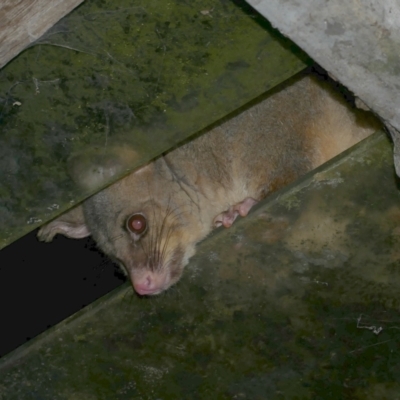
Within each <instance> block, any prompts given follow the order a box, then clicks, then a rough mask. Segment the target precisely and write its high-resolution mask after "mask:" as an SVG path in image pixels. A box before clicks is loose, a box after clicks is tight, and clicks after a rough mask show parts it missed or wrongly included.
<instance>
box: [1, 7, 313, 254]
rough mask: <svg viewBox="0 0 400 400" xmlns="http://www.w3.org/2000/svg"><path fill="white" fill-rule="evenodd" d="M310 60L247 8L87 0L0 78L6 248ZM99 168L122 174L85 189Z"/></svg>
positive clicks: (2, 229) (2, 240)
mask: <svg viewBox="0 0 400 400" xmlns="http://www.w3.org/2000/svg"><path fill="white" fill-rule="evenodd" d="M299 57H300V58H299ZM304 60H305V58H304V55H303V54H302V53H301V52H300V51H299V50H298V49H297V48H296V47H295V46H294V45H293V44H291V42H289V41H287V40H285V39H283V38H282V36H280V35H279V34H277V33H276V32H275V31H274V30H273V29H272V28H271V27H270V26H269V25H268V23H267V22H266V21H265V20H264V18H263V17H260V16H259V15H258V14H257V13H256V12H255V11H252V9H251V8H250V6H248V5H247V3H245V1H244V0H238V1H230V0H217V1H215V0H190V1H185V0H183V1H171V2H168V1H164V0H155V1H144V0H117V1H116V0H86V1H85V2H84V3H83V4H82V5H81V6H80V7H78V8H77V9H75V10H74V11H73V12H72V13H71V14H70V15H68V16H67V17H66V18H64V19H62V20H61V21H60V22H59V23H57V24H56V25H55V26H54V27H53V28H52V29H51V30H50V31H49V32H48V33H47V34H45V35H44V36H43V37H42V38H41V39H39V40H38V41H37V42H36V43H35V44H33V45H32V47H31V48H29V49H28V50H26V51H24V52H23V53H21V54H20V55H19V56H18V57H17V58H16V59H14V60H13V61H12V62H10V63H9V64H8V65H7V66H6V67H5V68H3V69H2V70H0V125H1V129H0V225H1V230H0V248H2V247H4V246H5V245H7V244H8V243H10V242H11V241H13V240H15V239H17V238H18V237H20V236H22V235H23V234H25V233H27V232H28V231H30V230H32V229H34V228H35V227H37V226H39V225H42V224H43V223H44V222H46V221H48V220H50V219H51V218H53V217H55V216H56V215H58V214H59V213H61V212H62V211H64V210H66V209H68V208H70V207H71V206H72V205H74V204H76V203H78V202H79V201H81V200H83V199H84V198H85V197H87V196H88V195H90V194H92V193H94V192H96V191H98V190H99V189H100V188H101V187H104V186H105V185H107V183H110V181H114V180H116V179H117V178H118V177H119V176H122V175H124V174H126V173H128V172H129V171H130V170H132V169H134V168H135V167H137V166H138V165H140V164H143V163H144V162H146V161H148V160H150V159H152V158H154V157H155V156H157V155H159V154H160V153H162V152H163V151H166V150H167V149H169V148H171V147H172V146H173V145H175V144H177V143H178V142H180V141H182V140H183V139H185V138H187V137H188V136H190V135H192V134H194V133H196V132H198V131H199V130H201V129H203V128H205V127H206V126H208V125H210V124H211V123H212V122H215V121H216V120H218V119H220V118H221V117H223V116H225V115H226V114H228V113H229V112H231V111H233V110H235V109H237V108H238V107H240V106H242V105H243V104H245V103H247V102H248V101H250V100H252V99H253V98H255V97H256V96H258V95H260V94H261V93H263V92H265V91H266V90H267V89H269V88H271V87H273V86H274V85H276V84H278V83H280V82H281V81H283V80H285V79H287V78H288V77H290V76H291V75H293V74H294V73H296V72H298V71H299V70H301V69H303V68H304V67H305V63H304ZM118 146H119V147H118ZM121 147H123V148H124V149H125V150H126V149H130V150H131V151H128V150H126V153H127V154H129V156H127V157H125V158H124V159H123V160H121V159H118V156H116V157H115V154H116V152H117V151H116V150H115V149H116V148H121ZM79 157H81V158H79ZM71 159H75V160H76V159H80V160H81V162H80V163H78V165H77V166H76V165H72V166H71ZM99 159H100V164H101V163H102V162H108V163H109V162H111V163H115V165H116V166H117V167H118V168H117V167H116V174H115V175H114V176H112V177H110V179H109V180H99V181H96V182H95V183H96V184H95V185H94V186H93V185H92V186H91V187H90V188H89V189H85V190H83V189H78V188H77V187H76V186H75V185H74V184H73V182H72V180H71V178H70V175H69V174H68V171H70V172H71V171H73V173H72V175H73V176H79V175H80V174H82V173H84V171H86V170H96V168H97V167H98V164H97V162H98V160H99ZM72 164H73V163H72Z"/></svg>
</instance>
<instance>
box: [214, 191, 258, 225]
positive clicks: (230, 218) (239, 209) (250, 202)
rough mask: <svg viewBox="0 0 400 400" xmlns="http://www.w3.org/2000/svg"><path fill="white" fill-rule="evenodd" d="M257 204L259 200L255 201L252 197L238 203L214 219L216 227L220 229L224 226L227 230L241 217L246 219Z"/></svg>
mask: <svg viewBox="0 0 400 400" xmlns="http://www.w3.org/2000/svg"><path fill="white" fill-rule="evenodd" d="M257 203H258V201H257V200H254V199H253V198H252V197H247V198H246V199H244V200H243V201H242V202H240V203H237V204H235V205H234V206H231V207H229V209H228V210H226V211H224V212H222V213H221V214H218V215H217V216H216V217H215V218H214V221H213V222H214V226H216V227H219V226H221V225H223V226H224V227H225V228H229V227H230V226H232V224H233V223H234V221H235V219H236V218H237V217H238V216H239V215H240V216H241V217H245V216H246V215H247V214H248V213H249V211H250V209H251V208H252V207H253V206H254V205H255V204H257Z"/></svg>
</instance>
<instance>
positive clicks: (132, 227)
mask: <svg viewBox="0 0 400 400" xmlns="http://www.w3.org/2000/svg"><path fill="white" fill-rule="evenodd" d="M126 227H127V229H128V231H129V232H131V233H136V234H137V235H141V234H142V233H143V232H144V231H145V230H146V229H147V221H146V217H145V216H144V215H143V214H132V215H131V216H129V217H128V219H127V220H126Z"/></svg>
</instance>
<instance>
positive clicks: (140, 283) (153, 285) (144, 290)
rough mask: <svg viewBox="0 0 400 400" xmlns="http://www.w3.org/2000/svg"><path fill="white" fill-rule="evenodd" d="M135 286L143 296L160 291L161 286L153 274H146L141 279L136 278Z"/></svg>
mask: <svg viewBox="0 0 400 400" xmlns="http://www.w3.org/2000/svg"><path fill="white" fill-rule="evenodd" d="M133 287H134V289H135V291H136V292H137V293H138V294H140V295H142V296H144V295H149V294H156V293H158V292H159V291H160V286H159V285H158V284H157V282H156V280H155V279H154V277H152V276H151V275H146V276H144V277H142V278H141V279H139V280H134V281H133Z"/></svg>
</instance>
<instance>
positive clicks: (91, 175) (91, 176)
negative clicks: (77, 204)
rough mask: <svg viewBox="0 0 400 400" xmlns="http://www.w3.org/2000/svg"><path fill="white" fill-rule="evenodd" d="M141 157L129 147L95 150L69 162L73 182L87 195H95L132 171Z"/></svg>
mask: <svg viewBox="0 0 400 400" xmlns="http://www.w3.org/2000/svg"><path fill="white" fill-rule="evenodd" d="M138 161H140V157H139V156H138V154H137V152H136V151H135V150H133V149H132V148H130V147H128V146H116V145H115V146H110V147H107V148H105V149H103V148H101V149H100V148H93V149H90V150H88V151H85V152H82V153H78V154H75V155H74V156H71V158H70V159H69V160H68V172H69V175H70V176H71V178H72V180H73V181H74V182H75V183H76V184H77V185H78V186H79V187H80V189H83V190H84V191H85V192H87V193H93V192H96V191H98V190H99V189H101V188H102V187H104V186H106V185H107V184H109V183H111V182H112V181H113V180H115V179H117V178H119V177H122V176H123V175H125V174H127V173H129V172H130V171H132V168H133V167H134V166H135V165H137V164H138Z"/></svg>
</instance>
